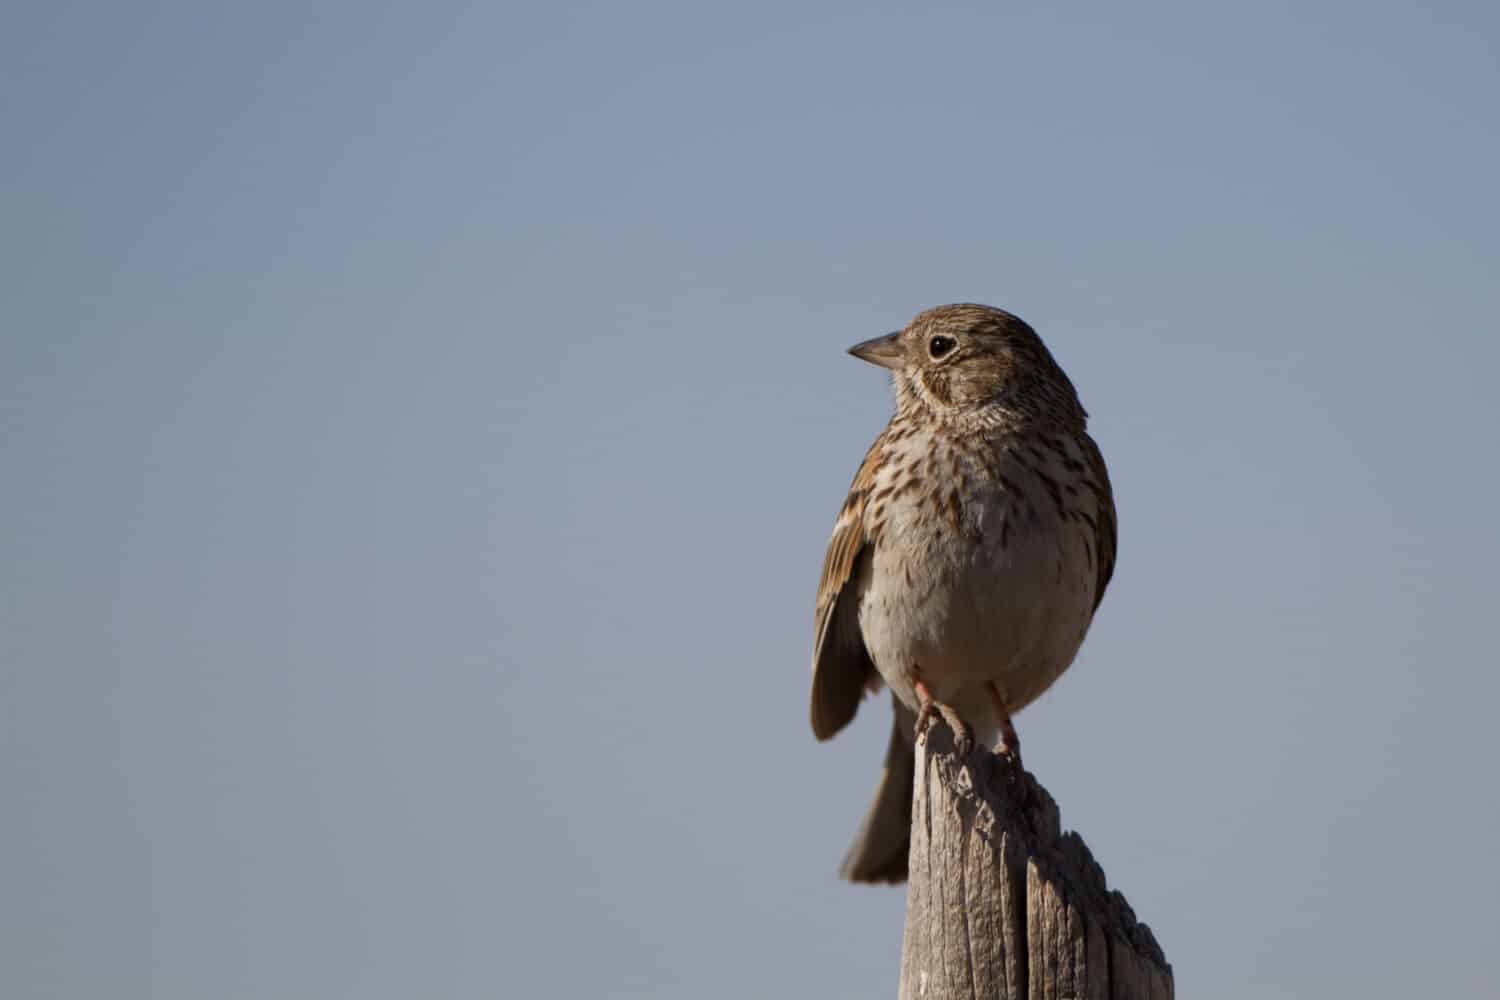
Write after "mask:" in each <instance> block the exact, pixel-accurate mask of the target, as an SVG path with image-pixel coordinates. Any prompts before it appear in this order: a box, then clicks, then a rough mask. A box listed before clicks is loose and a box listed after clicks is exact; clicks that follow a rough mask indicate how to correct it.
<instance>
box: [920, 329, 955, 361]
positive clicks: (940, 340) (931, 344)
mask: <svg viewBox="0 0 1500 1000" xmlns="http://www.w3.org/2000/svg"><path fill="white" fill-rule="evenodd" d="M957 346H958V341H956V340H954V339H953V338H952V337H944V336H943V335H942V334H938V335H937V336H936V337H933V338H932V339H931V340H929V341H928V342H927V353H928V354H931V355H932V360H934V361H936V360H937V359H939V358H941V357H943V356H944V355H947V354H950V353H952V351H953V349H954V348H955V347H957Z"/></svg>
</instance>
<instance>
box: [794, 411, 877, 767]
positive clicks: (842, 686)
mask: <svg viewBox="0 0 1500 1000" xmlns="http://www.w3.org/2000/svg"><path fill="white" fill-rule="evenodd" d="M884 442H885V435H884V434H882V435H881V436H880V437H878V438H876V439H875V443H874V444H873V445H871V446H870V450H869V451H868V452H867V453H866V454H865V460H864V461H863V462H862V463H861V464H860V467H859V472H857V473H856V474H855V476H854V483H853V484H852V485H851V486H850V488H849V496H848V498H847V499H845V500H844V506H843V508H842V509H841V510H840V511H839V516H838V520H836V521H835V522H834V525H833V537H832V538H830V539H829V541H828V552H827V554H826V555H825V556H824V557H823V575H822V577H821V578H820V579H819V580H818V600H817V610H816V612H815V615H814V624H815V626H816V633H815V639H814V645H813V685H812V728H813V734H814V735H815V736H817V738H818V739H820V740H826V739H828V738H829V737H830V736H832V735H833V734H834V733H836V732H838V731H839V730H840V729H843V728H844V727H845V726H846V725H848V724H849V720H851V719H853V718H854V713H855V711H856V710H858V708H859V702H860V699H861V698H863V697H864V694H865V692H866V691H871V690H874V689H876V688H878V687H879V686H880V675H879V674H878V673H876V671H875V662H874V661H873V660H872V659H871V658H870V652H869V650H868V649H867V648H865V641H864V637H863V636H862V635H861V634H860V631H859V618H858V615H859V595H858V594H857V593H856V588H855V587H853V586H850V582H851V581H853V580H856V579H858V577H859V570H860V568H861V562H862V560H864V559H867V558H868V557H869V555H868V554H869V544H870V542H871V539H870V537H869V534H868V532H867V530H866V525H865V508H866V506H867V503H868V500H869V495H870V491H871V489H872V488H873V487H874V483H875V471H876V470H877V469H878V468H879V466H880V458H881V454H882V452H883V450H884V447H883V446H884Z"/></svg>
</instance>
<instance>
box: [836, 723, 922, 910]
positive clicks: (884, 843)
mask: <svg viewBox="0 0 1500 1000" xmlns="http://www.w3.org/2000/svg"><path fill="white" fill-rule="evenodd" d="M891 701H892V703H893V704H894V707H895V711H894V712H893V713H891V714H892V719H891V742H890V745H889V747H888V748H887V749H886V752H885V768H884V770H882V771H881V774H880V784H879V786H878V787H877V788H876V789H875V800H874V801H873V802H871V803H870V808H869V809H868V810H867V811H866V812H865V818H864V822H863V823H861V824H860V825H859V833H857V834H855V836H854V843H853V844H850V845H849V851H848V853H846V854H845V855H844V862H843V864H842V865H841V866H840V868H839V874H840V875H842V876H843V877H844V878H846V879H848V880H849V881H851V882H905V881H906V857H907V854H909V853H910V851H911V796H912V783H913V781H914V780H915V777H916V771H915V763H914V752H915V747H914V746H913V744H912V738H913V730H914V729H915V728H916V722H917V720H916V716H915V715H914V714H913V713H912V711H911V709H909V708H907V707H906V706H905V705H903V704H902V703H901V700H900V699H899V698H897V697H896V696H895V695H894V694H893V695H892V696H891Z"/></svg>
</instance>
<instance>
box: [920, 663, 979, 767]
mask: <svg viewBox="0 0 1500 1000" xmlns="http://www.w3.org/2000/svg"><path fill="white" fill-rule="evenodd" d="M916 690H917V698H919V699H920V700H921V703H922V707H921V711H919V712H918V713H917V739H919V740H920V739H925V738H926V737H927V727H928V726H930V725H932V717H933V716H934V715H937V716H941V717H942V720H943V721H944V722H946V723H947V724H948V728H949V729H950V730H951V731H952V732H953V749H954V750H956V751H958V755H959V756H960V757H967V756H969V754H970V753H971V752H973V750H974V730H973V729H971V728H970V727H969V724H968V723H967V722H965V721H964V720H963V719H962V718H960V717H959V714H958V713H957V712H955V711H954V710H953V707H952V706H951V705H945V704H943V703H942V702H940V701H938V700H937V699H936V698H934V697H933V696H932V692H931V691H929V690H928V689H927V685H926V684H924V683H922V682H921V681H920V680H919V681H917V682H916Z"/></svg>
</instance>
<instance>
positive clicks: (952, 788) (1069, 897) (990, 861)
mask: <svg viewBox="0 0 1500 1000" xmlns="http://www.w3.org/2000/svg"><path fill="white" fill-rule="evenodd" d="M930 736H931V738H930V740H928V741H925V742H922V743H921V744H919V746H918V747H917V768H916V771H917V777H916V783H915V787H914V789H913V799H912V807H913V808H912V813H913V816H912V843H911V871H910V875H909V879H910V881H909V885H908V888H907V896H906V931H905V935H904V940H903V943H902V956H901V986H900V996H901V998H902V1000H993V998H1000V1000H1074V998H1077V1000H1172V996H1173V983H1172V967H1171V966H1170V965H1168V964H1167V960H1166V957H1165V956H1164V955H1163V954H1162V950H1161V948H1160V946H1158V945H1157V943H1156V938H1155V937H1154V936H1153V935H1152V934H1151V930H1150V928H1148V927H1147V926H1146V925H1145V924H1143V923H1140V922H1139V921H1137V920H1136V918H1135V913H1134V912H1133V911H1132V910H1131V908H1130V904H1129V903H1127V902H1126V901H1125V897H1124V896H1122V895H1120V894H1119V893H1118V892H1112V891H1110V890H1109V888H1108V886H1107V885H1106V884H1105V879H1104V872H1103V870H1102V869H1100V867H1099V865H1098V864H1097V863H1095V861H1094V859H1093V856H1092V855H1091V854H1090V853H1089V849H1088V847H1087V846H1086V845H1085V844H1084V842H1083V838H1082V837H1080V836H1078V834H1076V833H1072V832H1068V833H1063V832H1062V826H1061V820H1060V817H1059V815H1058V809H1057V803H1056V802H1054V801H1053V800H1052V796H1051V795H1049V794H1047V791H1046V789H1044V788H1042V786H1041V785H1039V784H1037V781H1036V779H1035V778H1034V777H1033V776H1032V775H1031V774H1030V773H1029V772H1027V771H1024V770H1021V769H1020V768H1017V767H1015V766H1014V765H1012V764H1011V763H1010V762H1009V761H1007V760H1005V759H1002V758H998V757H995V756H994V755H992V754H990V753H989V752H988V751H986V750H985V749H983V748H979V749H977V750H976V751H975V752H974V753H972V754H970V755H969V757H968V758H966V759H963V760H960V759H959V758H958V756H957V755H956V754H955V753H954V752H953V750H952V744H951V742H949V740H948V734H947V733H946V731H945V730H944V729H943V727H941V726H935V727H933V729H932V730H931V731H930Z"/></svg>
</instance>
